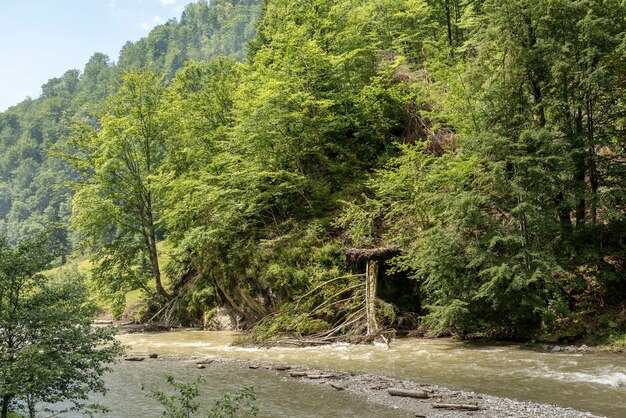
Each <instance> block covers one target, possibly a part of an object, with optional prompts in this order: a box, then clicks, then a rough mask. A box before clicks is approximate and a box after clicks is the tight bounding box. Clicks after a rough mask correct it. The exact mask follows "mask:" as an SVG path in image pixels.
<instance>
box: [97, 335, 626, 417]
mask: <svg viewBox="0 0 626 418" xmlns="http://www.w3.org/2000/svg"><path fill="white" fill-rule="evenodd" d="M236 336H237V334H236V333H234V332H215V331H213V332H212V331H198V330H181V331H173V332H167V333H153V334H126V335H120V336H119V339H120V340H121V341H122V342H123V343H124V344H127V345H128V346H129V350H130V351H131V352H136V353H157V354H159V355H179V356H218V357H222V358H234V359H246V360H257V361H264V360H266V361H275V362H284V363H288V364H293V365H306V366H311V367H319V368H328V369H338V370H345V371H353V372H366V373H375V374H380V375H385V376H390V377H394V378H399V379H406V380H413V381H416V382H422V383H431V384H439V385H444V386H448V387H452V388H456V389H464V390H470V391H476V392H483V393H488V394H492V395H499V396H506V397H511V398H515V399H520V400H534V401H538V402H544V403H550V404H557V405H561V406H569V407H573V408H577V409H581V410H585V411H590V412H594V413H597V414H601V415H607V416H610V417H626V355H623V354H608V353H607V354H588V355H583V354H568V353H548V352H537V351H533V350H528V349H524V348H523V347H521V346H519V345H504V344H501V345H481V344H471V343H463V342H458V341H453V340H449V339H437V340H428V339H398V340H395V341H393V342H392V343H391V346H390V347H387V346H386V345H363V346H354V345H343V344H336V345H332V346H324V347H316V348H285V347H274V348H271V349H257V348H242V347H232V346H230V344H231V342H232V341H233V339H234V338H235V337H236ZM125 363H126V364H121V365H118V366H116V371H115V373H113V374H112V375H110V376H109V377H108V378H107V379H108V380H109V385H110V387H112V388H113V390H112V392H111V393H110V394H109V395H107V397H106V398H105V401H106V402H105V403H106V404H107V405H108V406H109V407H110V406H111V404H113V405H114V406H115V405H118V404H120V405H122V404H123V405H126V404H127V399H124V396H130V397H131V398H132V397H137V396H142V397H143V398H144V399H145V393H140V392H141V391H140V390H139V392H138V393H139V394H137V393H134V394H129V390H128V388H135V387H137V388H138V387H140V383H143V384H145V385H146V386H148V387H149V386H150V385H154V386H161V387H162V386H163V385H164V383H163V378H162V376H163V374H165V373H170V374H174V375H179V376H181V377H184V378H185V379H187V380H193V376H195V375H198V374H199V372H205V373H204V374H205V375H206V376H209V377H208V379H209V380H208V382H210V384H209V385H207V386H210V387H211V391H212V392H211V393H210V394H209V395H210V396H213V397H215V396H217V395H219V393H223V392H225V391H228V390H234V389H236V388H238V387H240V386H243V385H251V386H254V387H255V390H256V391H257V395H258V398H259V406H260V407H261V411H262V416H293V417H296V416H299V417H309V416H311V417H313V416H342V417H344V416H345V417H349V416H359V417H368V416H372V417H374V416H378V417H379V416H389V417H393V416H405V415H402V414H399V415H393V414H395V413H396V412H395V411H388V410H387V411H381V410H380V409H379V408H377V407H374V406H372V407H370V406H367V405H364V404H363V402H362V401H359V400H357V399H354V398H352V397H351V396H350V395H347V394H344V393H342V392H336V391H334V390H333V389H331V388H325V389H319V393H318V389H315V396H312V395H311V390H312V389H311V388H310V387H308V386H307V387H301V385H295V384H293V383H289V382H284V381H282V380H281V379H280V377H279V376H277V375H275V374H271V373H269V372H266V371H262V370H260V369H259V370H254V371H251V370H247V369H242V368H240V367H235V366H232V365H231V366H229V365H223V364H221V365H216V366H207V368H211V370H209V372H208V373H207V372H206V370H196V369H195V364H194V363H193V362H183V363H179V362H164V361H159V362H143V363H135V364H129V363H128V362H125ZM120 388H126V389H123V390H121V392H120ZM300 392H301V393H300ZM210 396H209V397H210ZM137 404H138V405H137V408H143V407H144V406H142V405H144V404H146V405H147V404H149V403H148V402H145V401H144V400H141V402H137ZM156 406H158V405H156ZM154 407H155V406H154V405H153V406H150V407H147V406H146V408H154ZM368 408H369V409H368ZM156 410H157V411H158V409H156ZM154 411H155V409H150V410H137V411H136V412H137V413H136V414H131V415H127V414H124V413H121V412H118V413H119V414H120V415H119V416H151V415H154ZM113 412H114V415H115V411H113ZM125 412H129V411H128V410H127V408H126V407H125ZM383 412H384V413H383Z"/></svg>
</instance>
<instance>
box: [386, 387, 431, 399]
mask: <svg viewBox="0 0 626 418" xmlns="http://www.w3.org/2000/svg"><path fill="white" fill-rule="evenodd" d="M387 392H389V394H390V395H391V396H404V397H405V398H417V399H428V393H426V392H423V391H421V390H409V389H401V388H389V389H387Z"/></svg>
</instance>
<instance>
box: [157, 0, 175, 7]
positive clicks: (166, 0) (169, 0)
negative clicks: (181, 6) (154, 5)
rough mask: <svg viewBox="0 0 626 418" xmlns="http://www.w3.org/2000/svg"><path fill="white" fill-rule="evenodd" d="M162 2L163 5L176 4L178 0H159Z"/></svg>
mask: <svg viewBox="0 0 626 418" xmlns="http://www.w3.org/2000/svg"><path fill="white" fill-rule="evenodd" d="M159 1H160V2H161V4H162V5H164V6H165V5H168V4H176V1H177V0H159Z"/></svg>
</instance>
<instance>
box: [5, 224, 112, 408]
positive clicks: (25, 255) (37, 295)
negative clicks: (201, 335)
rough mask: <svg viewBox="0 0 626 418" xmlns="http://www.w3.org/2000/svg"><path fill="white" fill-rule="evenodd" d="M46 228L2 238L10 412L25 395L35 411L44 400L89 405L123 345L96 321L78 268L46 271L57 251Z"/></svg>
mask: <svg viewBox="0 0 626 418" xmlns="http://www.w3.org/2000/svg"><path fill="white" fill-rule="evenodd" d="M54 245H55V244H54V243H53V241H51V240H50V239H49V238H48V237H47V236H46V235H45V234H42V235H39V236H37V237H34V238H30V239H24V240H22V241H21V242H20V243H18V244H17V245H16V246H11V245H9V244H8V243H7V240H6V238H1V239H0V398H1V405H2V412H1V415H0V416H1V417H2V418H6V417H7V416H8V414H9V411H10V410H12V409H13V408H14V407H15V406H16V405H17V404H16V402H17V401H19V402H20V403H22V404H26V405H27V408H28V414H29V415H30V416H33V417H34V416H35V412H36V405H37V404H38V403H41V402H44V403H55V402H60V401H71V402H72V403H73V407H71V408H70V409H72V410H82V409H83V408H85V407H87V405H85V404H84V401H85V400H86V399H87V396H88V394H89V393H90V392H93V391H97V392H104V391H105V387H104V382H103V380H102V375H103V374H104V373H105V372H106V371H107V370H108V367H107V363H111V362H113V361H115V359H116V357H117V356H118V355H119V354H120V346H119V344H118V343H117V342H115V340H114V330H113V329H112V328H93V327H92V326H91V321H92V319H93V318H94V316H95V313H96V311H95V306H94V305H93V304H92V303H90V302H88V301H87V294H86V287H85V286H84V285H83V283H82V277H80V276H79V275H78V273H76V272H71V271H63V272H61V273H59V274H58V276H57V277H56V278H53V279H49V278H46V277H45V276H43V275H42V274H41V273H40V271H41V270H43V269H45V268H47V266H48V265H49V262H50V260H51V259H52V258H54V257H55V255H56V253H57V252H56V251H55V247H54Z"/></svg>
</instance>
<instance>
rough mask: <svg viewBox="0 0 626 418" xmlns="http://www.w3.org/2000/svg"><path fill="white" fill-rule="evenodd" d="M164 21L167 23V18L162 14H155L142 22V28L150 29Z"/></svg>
mask: <svg viewBox="0 0 626 418" xmlns="http://www.w3.org/2000/svg"><path fill="white" fill-rule="evenodd" d="M163 23H165V19H163V18H162V17H161V16H154V17H153V18H152V19H151V20H150V21H149V22H141V29H143V30H148V29H151V28H153V27H155V26H156V25H161V24H163Z"/></svg>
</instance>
